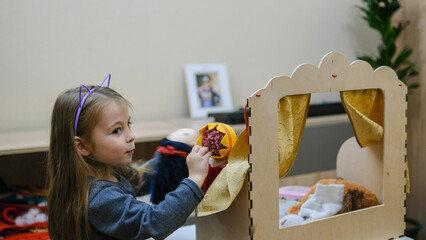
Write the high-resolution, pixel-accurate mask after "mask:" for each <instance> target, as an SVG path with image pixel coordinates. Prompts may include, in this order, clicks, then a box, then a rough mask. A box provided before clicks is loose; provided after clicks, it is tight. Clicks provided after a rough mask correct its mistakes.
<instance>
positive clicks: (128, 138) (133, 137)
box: [127, 130, 135, 142]
mask: <svg viewBox="0 0 426 240" xmlns="http://www.w3.org/2000/svg"><path fill="white" fill-rule="evenodd" d="M133 141H135V134H133V132H132V130H130V131H129V135H128V136H127V142H133Z"/></svg>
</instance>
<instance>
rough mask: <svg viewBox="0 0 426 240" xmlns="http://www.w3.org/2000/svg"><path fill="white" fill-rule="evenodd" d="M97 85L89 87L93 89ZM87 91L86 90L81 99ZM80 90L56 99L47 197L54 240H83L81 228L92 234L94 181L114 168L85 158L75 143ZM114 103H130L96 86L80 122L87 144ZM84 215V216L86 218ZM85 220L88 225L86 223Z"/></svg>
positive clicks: (52, 123)
mask: <svg viewBox="0 0 426 240" xmlns="http://www.w3.org/2000/svg"><path fill="white" fill-rule="evenodd" d="M93 87H94V86H89V89H91V88H93ZM86 92H87V90H85V89H84V88H83V89H82V93H81V97H83V96H84V94H85V93H86ZM79 95H80V89H79V88H74V89H70V90H68V91H65V92H63V93H61V94H60V95H59V96H58V98H57V99H56V102H55V105H54V107H53V112H52V119H51V132H50V145H49V151H48V164H47V166H48V176H49V191H48V196H47V209H48V229H49V235H50V237H51V239H54V240H62V239H73V240H74V239H81V234H82V232H81V229H82V226H85V229H86V231H85V232H86V234H87V232H88V226H89V224H88V192H89V189H90V185H91V183H92V182H93V181H96V180H100V179H103V178H104V177H105V176H106V174H108V173H111V171H113V172H114V171H120V172H123V171H124V169H123V168H120V169H112V168H111V167H109V166H107V165H105V164H103V163H101V162H98V161H96V160H95V159H92V158H90V157H83V156H82V155H80V154H79V152H78V151H77V147H76V145H75V143H74V122H75V116H76V113H77V109H78V106H79V101H80V97H79ZM111 101H121V102H125V103H126V104H127V105H128V106H129V107H130V103H129V102H128V101H127V100H125V99H124V98H123V97H122V96H121V95H120V94H118V93H117V92H115V91H114V90H112V89H110V88H107V87H96V89H95V90H94V91H93V92H92V93H91V94H90V95H89V96H88V98H87V100H86V101H85V103H84V106H83V108H82V110H81V113H80V117H79V120H78V128H77V129H78V130H77V136H79V137H80V138H81V139H83V140H84V141H85V142H86V143H88V141H90V134H91V132H92V129H93V128H94V126H95V125H96V122H97V120H98V117H99V115H100V113H101V111H102V109H103V108H104V107H105V106H106V105H107V104H108V103H110V102H111ZM82 214H84V215H82ZM83 219H84V222H83Z"/></svg>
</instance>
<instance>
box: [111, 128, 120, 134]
mask: <svg viewBox="0 0 426 240" xmlns="http://www.w3.org/2000/svg"><path fill="white" fill-rule="evenodd" d="M120 131H121V128H116V129H114V131H112V134H118V133H120Z"/></svg>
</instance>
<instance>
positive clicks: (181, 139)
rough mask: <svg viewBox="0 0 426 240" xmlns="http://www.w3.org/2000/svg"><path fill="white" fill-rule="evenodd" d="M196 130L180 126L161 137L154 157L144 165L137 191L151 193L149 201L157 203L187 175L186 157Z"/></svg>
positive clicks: (193, 143)
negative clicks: (141, 182)
mask: <svg viewBox="0 0 426 240" xmlns="http://www.w3.org/2000/svg"><path fill="white" fill-rule="evenodd" d="M197 138H198V132H196V131H195V130H194V129H190V128H182V129H178V130H177V131H175V132H173V133H171V134H170V135H169V136H167V137H166V138H163V139H162V140H161V141H160V142H159V145H158V147H157V150H156V152H155V155H154V158H153V159H151V160H149V161H148V162H147V163H146V164H145V166H144V167H146V170H145V171H144V173H143V181H144V183H143V185H142V188H141V189H140V191H139V193H142V194H147V193H149V194H150V195H151V199H150V201H151V202H152V203H154V204H158V203H160V202H161V201H163V200H164V198H165V196H166V194H167V193H169V192H171V191H174V190H175V189H176V188H177V187H178V186H179V184H180V182H181V181H182V180H183V179H184V178H186V177H188V167H187V165H186V157H187V156H188V154H189V153H190V152H191V150H192V147H193V146H194V145H195V144H196V142H195V141H196V140H197Z"/></svg>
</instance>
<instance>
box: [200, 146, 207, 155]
mask: <svg viewBox="0 0 426 240" xmlns="http://www.w3.org/2000/svg"><path fill="white" fill-rule="evenodd" d="M208 151H209V149H208V148H207V147H202V148H200V150H199V151H198V153H200V154H201V155H205V154H206V153H207V152H208Z"/></svg>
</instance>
